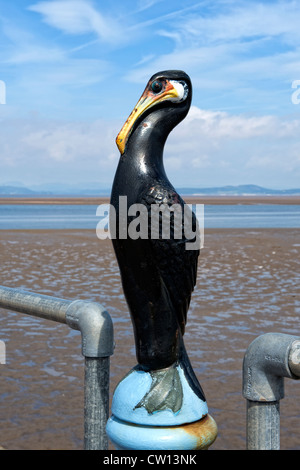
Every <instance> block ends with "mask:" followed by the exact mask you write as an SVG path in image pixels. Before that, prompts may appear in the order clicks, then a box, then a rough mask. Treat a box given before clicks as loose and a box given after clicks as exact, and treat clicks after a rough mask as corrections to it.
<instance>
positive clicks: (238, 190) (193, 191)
mask: <svg viewBox="0 0 300 470" xmlns="http://www.w3.org/2000/svg"><path fill="white" fill-rule="evenodd" d="M87 186H88V185H87ZM176 189H177V190H178V192H179V193H180V194H185V195H208V196H226V195H227V196H250V195H251V196H255V195H265V196H267V195H269V196H295V195H300V188H295V189H268V188H263V187H261V186H257V185H255V184H244V185H238V186H220V187H211V188H176ZM110 191H111V190H110V189H101V188H100V187H99V185H98V184H97V183H91V184H89V187H82V188H79V187H76V186H69V187H67V186H65V185H61V184H52V185H39V186H35V187H31V188H27V187H25V186H14V185H3V186H0V196H2V197H13V196H24V197H26V196H27V197H34V196H83V197H84V196H86V197H88V196H109V195H110Z"/></svg>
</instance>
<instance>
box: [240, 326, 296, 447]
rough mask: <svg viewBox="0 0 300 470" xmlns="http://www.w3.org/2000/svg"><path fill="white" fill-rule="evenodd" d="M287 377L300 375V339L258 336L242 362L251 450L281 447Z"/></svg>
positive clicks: (277, 335)
mask: <svg viewBox="0 0 300 470" xmlns="http://www.w3.org/2000/svg"><path fill="white" fill-rule="evenodd" d="M284 377H287V378H291V379H299V378H300V338H299V337H297V336H292V335H286V334H283V333H267V334H265V335H261V336H259V337H258V338H256V339H255V340H254V341H253V342H252V343H251V344H250V345H249V347H248V349H247V351H246V354H245V356H244V363H243V396H244V397H245V398H246V399H247V449H248V450H279V449H280V411H279V403H280V400H281V399H282V398H283V397H284Z"/></svg>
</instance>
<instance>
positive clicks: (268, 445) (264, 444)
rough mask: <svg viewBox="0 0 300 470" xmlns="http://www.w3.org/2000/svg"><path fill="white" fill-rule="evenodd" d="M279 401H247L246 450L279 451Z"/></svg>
mask: <svg viewBox="0 0 300 470" xmlns="http://www.w3.org/2000/svg"><path fill="white" fill-rule="evenodd" d="M279 406H280V405H279V401H274V402H263V401H250V400H247V449H248V450H268V449H272V450H280V410H279Z"/></svg>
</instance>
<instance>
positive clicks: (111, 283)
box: [0, 229, 300, 450]
mask: <svg viewBox="0 0 300 470" xmlns="http://www.w3.org/2000/svg"><path fill="white" fill-rule="evenodd" d="M299 255H300V229H278V230H277V229H264V230H260V229H252V230H250V229H249V230H242V229H235V230H232V229H230V230H229V229H228V230H206V232H205V246H204V249H203V250H202V253H201V259H200V263H199V268H198V281H197V287H196V289H195V292H194V295H193V298H192V303H191V307H190V311H189V313H188V322H187V328H186V334H185V343H186V347H187V350H188V352H189V356H190V359H191V362H192V365H193V367H194V370H195V372H196V374H197V376H198V378H199V380H200V382H201V385H202V387H203V389H204V392H205V394H206V398H207V402H208V406H209V412H210V414H211V415H212V416H213V417H214V419H215V420H216V422H217V424H218V428H219V436H218V438H217V440H216V442H215V443H214V445H213V446H212V449H215V450H218V449H226V450H230V449H236V450H242V449H245V439H246V402H245V399H244V398H243V397H242V394H241V390H242V362H243V357H244V354H245V351H246V349H247V347H248V345H249V344H250V342H251V341H252V340H253V339H255V338H256V337H257V336H259V335H261V334H263V333H267V332H270V331H276V332H282V333H287V334H294V335H297V334H299V328H298V325H299V314H300V288H299V271H300V270H299V259H300V256H299ZM0 260H1V274H0V284H1V285H5V286H8V287H19V288H23V289H26V290H30V291H33V292H39V293H43V294H47V295H53V296H56V297H61V298H67V299H78V298H81V299H91V300H95V301H97V302H100V303H101V304H102V305H104V306H105V307H106V308H107V310H108V311H109V313H110V315H111V317H112V319H113V323H114V334H115V342H116V348H115V353H114V355H113V356H112V358H111V393H112V392H113V389H114V387H115V386H116V384H117V383H118V381H119V380H120V379H121V378H122V377H124V375H125V374H126V373H127V372H128V371H129V369H130V368H131V367H133V366H134V365H135V364H136V359H135V347H134V340H133V333H132V325H131V321H130V318H129V315H128V311H127V306H126V302H125V300H124V297H123V293H122V288H121V284H120V277H119V271H118V267H117V263H116V260H115V256H114V253H113V251H112V247H111V242H110V241H109V240H99V239H97V237H96V233H95V231H91V230H52V231H51V230H50V231H47V230H27V231H20V230H1V231H0ZM0 340H2V341H4V342H5V345H6V364H4V365H0V375H1V378H0V380H1V390H0V398H1V400H0V420H1V428H0V444H1V445H2V446H3V447H4V448H6V449H81V448H82V439H83V358H82V356H81V341H80V335H79V333H78V332H75V331H74V330H70V329H69V327H68V326H66V325H61V324H56V323H54V322H50V321H46V320H41V319H37V318H33V317H30V316H26V315H21V314H16V313H12V312H8V311H6V310H0ZM280 406H281V431H282V432H281V447H282V449H298V450H300V426H299V415H300V401H299V388H298V384H297V382H295V381H293V380H289V379H286V381H285V398H284V400H282V401H281V405H280Z"/></svg>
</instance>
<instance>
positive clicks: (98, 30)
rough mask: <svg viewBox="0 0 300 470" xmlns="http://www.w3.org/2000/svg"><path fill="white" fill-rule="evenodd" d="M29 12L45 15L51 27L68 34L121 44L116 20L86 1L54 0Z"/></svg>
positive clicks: (120, 34)
mask: <svg viewBox="0 0 300 470" xmlns="http://www.w3.org/2000/svg"><path fill="white" fill-rule="evenodd" d="M28 9H29V10H31V11H34V12H37V13H40V14H41V15H43V21H44V22H45V23H47V24H48V25H49V26H52V27H54V28H57V29H60V30H61V31H63V32H64V33H67V34H78V35H81V34H89V33H94V34H96V35H97V36H98V37H99V39H101V40H102V41H104V42H108V43H115V42H119V41H120V39H121V36H123V34H122V28H121V25H120V24H118V23H117V21H116V20H115V19H114V18H111V17H108V16H107V15H106V16H104V15H103V14H102V13H100V12H99V11H98V10H97V9H96V8H95V7H94V6H93V4H92V3H91V2H89V1H86V0H54V1H44V2H38V3H36V4H34V5H31V6H29V7H28Z"/></svg>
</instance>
